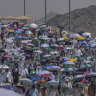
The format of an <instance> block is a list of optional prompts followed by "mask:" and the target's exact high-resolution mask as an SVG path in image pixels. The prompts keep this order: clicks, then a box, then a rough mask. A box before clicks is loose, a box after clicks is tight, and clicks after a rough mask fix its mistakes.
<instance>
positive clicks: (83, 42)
mask: <svg viewBox="0 0 96 96" xmlns="http://www.w3.org/2000/svg"><path fill="white" fill-rule="evenodd" d="M79 43H81V44H87V42H86V41H80V42H79Z"/></svg>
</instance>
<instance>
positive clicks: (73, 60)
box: [69, 59, 77, 62]
mask: <svg viewBox="0 0 96 96" xmlns="http://www.w3.org/2000/svg"><path fill="white" fill-rule="evenodd" d="M69 61H72V62H77V60H76V59H69Z"/></svg>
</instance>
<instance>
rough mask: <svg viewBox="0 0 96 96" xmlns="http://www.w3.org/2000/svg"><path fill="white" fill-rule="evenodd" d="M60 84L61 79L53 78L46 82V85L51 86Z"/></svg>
mask: <svg viewBox="0 0 96 96" xmlns="http://www.w3.org/2000/svg"><path fill="white" fill-rule="evenodd" d="M58 84H59V81H56V80H51V81H48V82H47V83H46V85H48V86H50V85H52V86H58Z"/></svg>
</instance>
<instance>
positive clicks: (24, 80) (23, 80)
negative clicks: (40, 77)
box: [19, 78, 32, 83]
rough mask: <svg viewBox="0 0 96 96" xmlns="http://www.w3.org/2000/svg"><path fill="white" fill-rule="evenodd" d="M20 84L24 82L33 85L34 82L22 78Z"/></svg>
mask: <svg viewBox="0 0 96 96" xmlns="http://www.w3.org/2000/svg"><path fill="white" fill-rule="evenodd" d="M19 81H20V82H24V83H32V81H31V80H30V79H28V78H22V79H20V80H19Z"/></svg>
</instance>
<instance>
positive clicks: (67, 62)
mask: <svg viewBox="0 0 96 96" xmlns="http://www.w3.org/2000/svg"><path fill="white" fill-rule="evenodd" d="M64 63H65V64H71V65H75V63H74V62H72V61H66V62H64Z"/></svg>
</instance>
